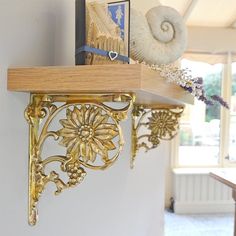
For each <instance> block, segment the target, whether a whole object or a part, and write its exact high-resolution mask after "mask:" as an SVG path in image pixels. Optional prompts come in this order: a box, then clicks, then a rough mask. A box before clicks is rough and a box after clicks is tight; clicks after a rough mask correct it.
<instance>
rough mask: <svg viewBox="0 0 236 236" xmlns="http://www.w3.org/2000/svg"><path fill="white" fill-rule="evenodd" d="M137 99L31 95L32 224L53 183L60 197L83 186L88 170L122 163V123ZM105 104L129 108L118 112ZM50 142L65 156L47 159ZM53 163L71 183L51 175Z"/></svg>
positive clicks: (29, 116)
mask: <svg viewBox="0 0 236 236" xmlns="http://www.w3.org/2000/svg"><path fill="white" fill-rule="evenodd" d="M133 99H134V97H133V95H132V94H105V95H104V94H95V95H86V94H84V95H83V94H81V95H40V94H33V95H31V102H30V104H29V106H28V107H27V108H26V110H25V117H26V119H27V121H28V123H29V125H30V150H29V152H30V153H29V224H30V225H35V224H36V222H37V216H38V213H37V203H38V201H39V198H40V195H41V193H42V192H43V190H44V189H45V186H46V185H47V183H49V182H53V183H54V184H55V186H56V191H55V194H56V195H58V194H60V193H61V192H62V191H63V190H65V189H67V188H70V187H75V186H77V185H78V184H80V183H81V182H82V181H83V180H84V178H85V176H86V168H87V169H93V170H104V169H106V168H108V167H110V166H111V165H112V164H113V163H114V162H115V161H116V160H117V158H118V156H119V154H120V152H121V150H122V147H123V145H124V141H123V135H122V130H121V127H120V125H119V122H120V121H121V120H123V119H125V118H126V117H127V112H128V110H129V108H130V107H131V106H132V104H133ZM105 102H124V103H126V104H125V105H124V107H123V108H120V109H115V108H111V107H110V106H108V105H105V104H104V103H105ZM61 116H63V119H60V118H61ZM56 121H59V128H58V129H57V130H52V128H51V126H52V123H53V122H56ZM49 137H52V138H53V139H54V141H55V142H58V143H59V145H61V146H62V147H64V148H65V153H64V154H62V155H59V154H56V155H53V156H47V157H43V154H42V153H43V148H44V146H45V141H46V140H47V139H48V138H49ZM50 163H59V165H60V170H61V171H62V172H65V173H66V174H67V176H68V178H67V180H66V181H65V180H64V179H63V178H61V177H60V174H59V173H57V172H56V171H54V170H52V171H51V172H50V173H46V171H45V167H46V166H47V165H48V164H50Z"/></svg>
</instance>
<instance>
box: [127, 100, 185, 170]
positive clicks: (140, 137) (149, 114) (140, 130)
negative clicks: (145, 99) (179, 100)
mask: <svg viewBox="0 0 236 236" xmlns="http://www.w3.org/2000/svg"><path fill="white" fill-rule="evenodd" d="M183 111H184V107H183V106H173V105H155V106H151V105H150V106H149V105H140V104H135V105H134V108H133V112H132V157H131V163H130V165H131V168H133V167H134V163H135V159H136V155H137V152H138V150H139V149H140V148H144V149H145V150H146V152H147V151H149V150H151V149H154V148H156V147H158V145H159V144H160V142H161V140H171V139H172V138H174V136H175V135H176V134H177V133H178V129H179V118H180V117H181V114H182V113H183Z"/></svg>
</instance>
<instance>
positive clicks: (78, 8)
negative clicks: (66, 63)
mask: <svg viewBox="0 0 236 236" xmlns="http://www.w3.org/2000/svg"><path fill="white" fill-rule="evenodd" d="M85 45H86V0H76V1H75V49H76V50H77V49H79V48H80V47H82V46H85ZM85 56H86V53H85V52H81V53H79V54H77V55H76V56H75V64H76V65H84V64H85Z"/></svg>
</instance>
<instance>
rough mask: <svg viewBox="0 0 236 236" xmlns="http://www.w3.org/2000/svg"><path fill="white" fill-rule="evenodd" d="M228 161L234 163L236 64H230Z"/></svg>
mask: <svg viewBox="0 0 236 236" xmlns="http://www.w3.org/2000/svg"><path fill="white" fill-rule="evenodd" d="M232 74H233V75H232V89H231V90H232V91H231V109H230V129H229V131H230V132H229V134H230V135H229V137H230V139H229V160H230V161H234V162H236V63H233V64H232Z"/></svg>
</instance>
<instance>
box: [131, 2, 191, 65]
mask: <svg viewBox="0 0 236 236" xmlns="http://www.w3.org/2000/svg"><path fill="white" fill-rule="evenodd" d="M186 46H187V29H186V26H185V24H184V21H183V18H182V16H181V15H180V14H179V13H178V12H177V11H176V10H175V9H173V8H171V7H167V6H162V5H159V6H157V7H154V8H152V9H150V10H149V11H148V12H147V14H146V16H144V15H143V14H142V13H140V12H138V11H137V10H135V9H131V17H130V50H131V51H130V52H131V57H132V59H134V60H137V61H140V62H146V63H148V64H156V65H161V64H169V63H172V62H174V61H176V60H177V59H178V58H180V57H181V56H182V54H183V52H184V51H185V49H186Z"/></svg>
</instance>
